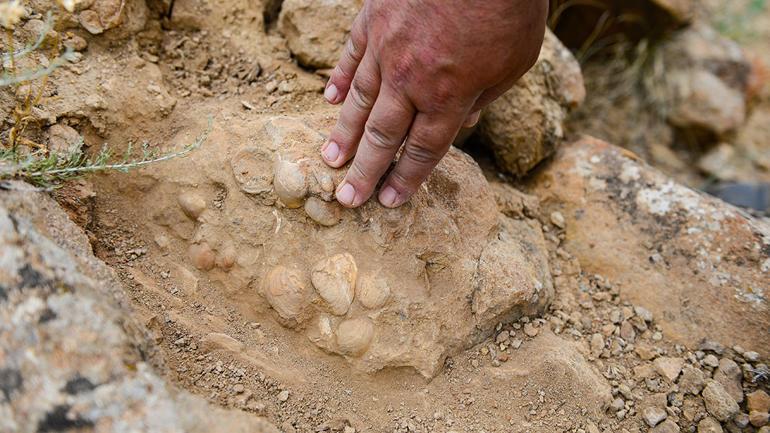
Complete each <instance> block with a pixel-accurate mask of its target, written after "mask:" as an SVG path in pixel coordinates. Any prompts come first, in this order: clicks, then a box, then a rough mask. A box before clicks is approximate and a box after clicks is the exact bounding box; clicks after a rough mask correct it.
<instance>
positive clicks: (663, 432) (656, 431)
mask: <svg viewBox="0 0 770 433" xmlns="http://www.w3.org/2000/svg"><path fill="white" fill-rule="evenodd" d="M680 431H681V430H680V429H679V426H678V425H676V423H675V422H674V421H671V420H670V419H667V420H665V421H663V422H662V423H660V424H658V425H657V426H656V427H655V428H653V429H652V430H650V432H652V433H679V432H680Z"/></svg>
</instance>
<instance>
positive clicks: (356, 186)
mask: <svg viewBox="0 0 770 433" xmlns="http://www.w3.org/2000/svg"><path fill="white" fill-rule="evenodd" d="M414 116H415V109H414V106H413V105H412V103H411V102H410V101H409V99H408V98H406V96H405V95H403V94H401V93H400V92H398V91H397V90H395V89H393V88H392V87H390V86H387V85H385V84H384V85H383V87H382V89H381V91H380V94H379V96H378V98H377V102H376V103H375V104H374V108H373V109H372V112H371V115H370V116H369V119H368V121H367V122H366V126H365V127H364V134H363V137H362V138H361V143H360V144H359V145H358V150H357V152H356V156H355V159H354V160H353V164H352V165H351V166H350V168H349V169H348V172H347V174H346V175H345V179H344V180H343V182H342V183H341V184H340V185H339V187H338V189H337V201H339V202H340V204H342V205H343V206H347V207H358V206H360V205H361V204H363V203H364V202H366V200H368V199H369V197H371V195H372V192H374V188H375V187H376V186H377V182H378V181H379V180H380V178H381V177H382V175H383V174H385V171H386V170H387V169H388V167H389V166H390V164H391V163H392V162H393V158H394V157H395V155H396V152H397V151H398V149H399V148H400V147H401V144H402V143H403V142H404V137H406V134H407V132H408V131H409V127H410V126H411V125H412V121H413V120H414Z"/></svg>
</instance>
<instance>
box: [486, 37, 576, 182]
mask: <svg viewBox="0 0 770 433" xmlns="http://www.w3.org/2000/svg"><path fill="white" fill-rule="evenodd" d="M584 98H585V88H584V87H583V76H582V74H581V72H580V65H579V64H578V62H577V60H575V57H574V56H573V55H572V53H571V52H570V51H569V50H568V49H567V48H566V47H564V45H562V43H561V42H559V39H558V38H557V37H556V36H555V35H554V34H553V33H551V31H550V30H547V31H546V35H545V42H544V43H543V48H542V50H541V51H540V57H539V58H538V60H537V63H536V64H535V66H534V67H533V68H532V69H531V70H530V71H529V72H528V73H527V74H525V75H524V76H523V77H522V78H521V79H520V80H519V82H518V83H516V85H515V86H513V88H511V89H510V90H509V91H508V92H506V93H505V94H504V95H502V96H501V97H500V98H498V99H497V100H496V101H494V102H493V103H492V104H490V105H489V107H487V108H486V109H485V110H484V112H483V115H482V117H481V122H480V124H479V133H480V135H481V138H482V140H483V142H484V143H485V144H486V145H487V146H488V147H489V148H491V149H492V151H493V152H494V154H495V160H496V162H497V164H498V165H499V166H500V168H502V169H503V170H504V171H506V172H508V173H510V174H513V175H515V176H523V175H525V174H527V172H528V171H530V170H531V169H532V168H533V167H535V166H536V165H537V164H538V163H540V161H542V160H543V159H545V158H547V157H548V156H550V155H551V154H552V153H553V152H554V151H555V150H556V148H557V147H558V146H559V144H560V143H561V141H562V140H563V139H564V121H565V118H566V117H567V114H568V113H569V110H570V109H573V108H575V107H577V106H578V105H579V104H580V103H581V102H582V101H583V99H584Z"/></svg>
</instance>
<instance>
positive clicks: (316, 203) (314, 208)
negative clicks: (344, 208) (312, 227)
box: [305, 197, 340, 227]
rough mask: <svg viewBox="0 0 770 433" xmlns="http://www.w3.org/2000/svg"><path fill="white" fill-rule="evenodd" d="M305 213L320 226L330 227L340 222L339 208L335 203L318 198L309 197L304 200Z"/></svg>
mask: <svg viewBox="0 0 770 433" xmlns="http://www.w3.org/2000/svg"><path fill="white" fill-rule="evenodd" d="M305 213H306V214H307V215H308V216H309V217H310V219H312V220H313V221H315V222H317V223H318V224H321V225H322V226H326V227H331V226H334V225H336V224H337V223H339V222H340V209H339V205H338V204H337V203H327V202H325V201H323V200H321V199H319V198H316V197H310V198H309V199H307V201H306V202H305Z"/></svg>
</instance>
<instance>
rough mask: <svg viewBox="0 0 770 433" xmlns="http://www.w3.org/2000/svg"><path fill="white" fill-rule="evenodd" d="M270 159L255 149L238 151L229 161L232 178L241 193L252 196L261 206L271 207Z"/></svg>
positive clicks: (272, 200)
mask: <svg viewBox="0 0 770 433" xmlns="http://www.w3.org/2000/svg"><path fill="white" fill-rule="evenodd" d="M271 165H272V158H271V157H270V156H269V155H267V154H266V153H264V152H262V151H260V150H259V149H255V148H246V149H242V150H240V151H239V152H238V153H236V154H235V156H233V158H232V159H230V167H231V168H232V170H233V176H234V177H235V180H236V181H237V182H238V186H239V187H240V188H241V191H243V192H245V193H246V194H250V195H253V196H254V197H255V198H257V199H258V201H259V202H260V203H261V204H265V205H272V204H273V203H274V202H275V197H274V196H273V197H271V192H272V188H271V185H270V183H271V182H272V181H273V171H272V169H271Z"/></svg>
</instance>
